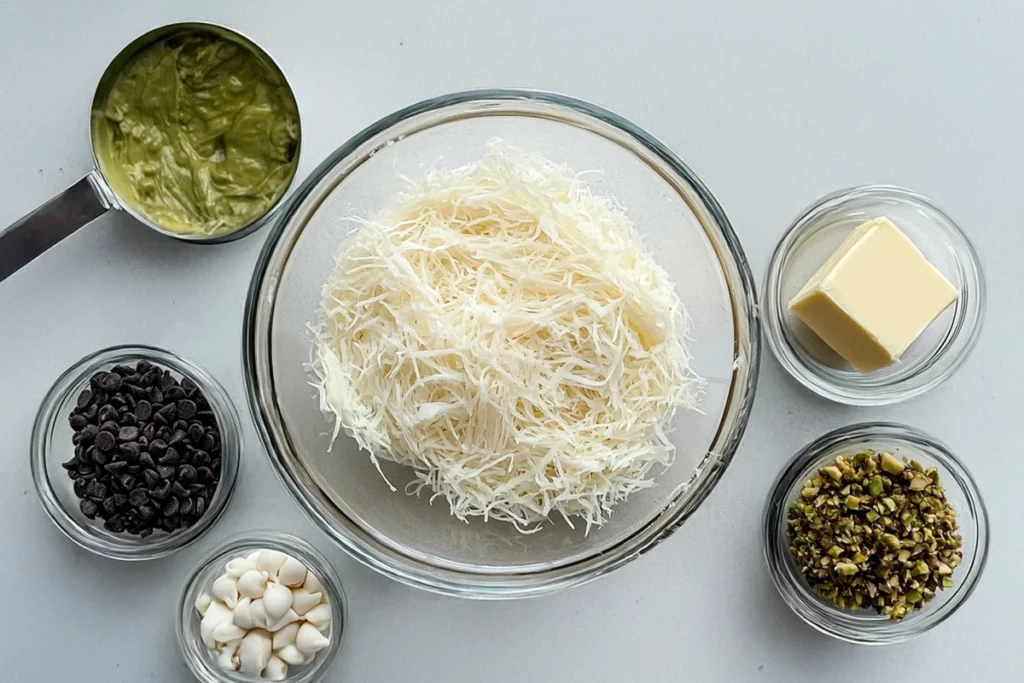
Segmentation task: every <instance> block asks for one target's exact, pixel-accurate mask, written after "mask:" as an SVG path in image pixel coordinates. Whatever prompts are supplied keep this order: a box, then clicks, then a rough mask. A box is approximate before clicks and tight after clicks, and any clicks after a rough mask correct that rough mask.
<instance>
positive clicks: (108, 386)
mask: <svg viewBox="0 0 1024 683" xmlns="http://www.w3.org/2000/svg"><path fill="white" fill-rule="evenodd" d="M99 384H100V388H101V389H103V391H105V392H107V393H108V394H112V393H114V392H115V391H117V390H118V389H120V388H121V375H119V374H117V373H116V372H108V373H106V374H105V375H104V376H103V378H102V379H101V380H100V382H99Z"/></svg>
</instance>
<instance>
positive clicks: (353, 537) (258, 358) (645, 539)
mask: <svg viewBox="0 0 1024 683" xmlns="http://www.w3.org/2000/svg"><path fill="white" fill-rule="evenodd" d="M517 104H518V105H520V106H533V107H546V108H548V109H549V110H551V111H556V112H557V111H561V112H563V113H564V115H565V116H572V115H575V116H579V117H581V118H583V119H584V120H586V121H588V122H589V123H592V124H593V125H595V126H600V127H605V128H610V129H611V130H613V131H615V132H617V133H624V134H625V135H626V136H628V138H629V139H630V143H631V145H634V146H635V147H634V149H633V151H634V152H641V151H642V152H643V153H646V154H649V155H651V156H653V157H654V158H655V159H656V160H657V161H658V162H660V163H662V164H664V165H666V166H667V167H668V168H669V169H670V170H671V172H672V173H673V174H674V175H675V176H676V177H677V179H678V180H681V181H682V182H683V183H684V184H685V185H686V186H687V187H688V188H689V189H690V190H692V192H693V193H694V194H695V195H696V196H697V197H698V198H699V200H700V202H701V203H702V205H703V209H704V210H705V211H706V213H707V215H708V217H709V219H710V221H711V222H712V223H713V228H714V229H715V230H716V231H717V233H718V234H717V235H715V237H714V238H712V237H711V236H710V235H709V239H711V241H712V242H715V243H718V247H719V248H720V249H721V250H723V251H725V252H726V255H725V256H723V255H722V254H720V253H719V254H718V258H719V262H720V266H721V268H722V271H723V277H725V279H726V281H727V282H729V284H730V287H729V292H730V303H731V306H732V309H733V317H734V326H735V327H736V328H737V340H736V345H735V346H736V349H735V350H734V358H735V360H736V362H734V365H733V374H732V384H731V387H730V390H729V392H728V399H727V401H726V405H725V410H724V411H723V417H722V421H721V423H720V425H719V430H718V432H717V434H716V442H715V444H716V445H718V446H719V448H714V449H712V450H711V451H710V452H709V453H708V454H706V456H705V459H704V462H702V463H701V465H700V466H699V467H698V468H697V469H696V470H695V475H694V480H693V481H692V482H691V485H692V486H691V488H688V489H687V492H689V493H690V494H691V495H690V497H689V498H685V496H684V495H682V494H681V495H680V496H678V497H677V498H676V499H675V500H673V501H672V502H670V503H669V504H667V505H666V506H665V507H664V508H663V509H662V510H660V511H659V512H658V513H656V514H655V515H654V517H653V518H652V519H651V520H650V521H649V522H648V523H647V524H646V525H645V526H643V527H641V528H640V529H639V530H637V531H636V532H634V533H633V534H632V535H631V536H629V537H628V538H626V539H625V540H623V541H621V542H620V543H619V544H617V545H616V546H613V547H612V548H609V549H607V550H606V551H604V552H603V553H599V554H597V555H592V556H590V557H586V558H584V559H581V560H578V561H576V562H573V563H570V564H567V565H560V566H557V567H554V568H550V569H541V570H536V571H533V570H531V571H523V572H513V571H508V572H504V573H490V572H476V573H471V572H468V571H464V570H456V569H451V568H448V567H438V566H436V565H433V564H430V563H427V562H424V561H422V560H420V559H419V558H416V557H412V556H410V555H407V554H404V553H400V552H398V551H396V550H394V549H392V548H390V547H388V546H387V545H385V544H382V543H380V542H379V541H377V540H376V539H374V538H373V537H372V535H371V534H369V533H367V532H366V530H364V529H362V528H361V527H359V526H358V525H357V524H356V523H354V522H352V523H350V525H349V526H343V525H342V524H341V523H339V522H337V521H336V520H335V519H333V518H332V517H330V516H329V515H327V514H325V511H324V510H323V509H322V507H321V505H322V504H321V503H320V502H318V501H317V500H316V499H315V498H314V496H313V495H311V494H310V492H309V491H306V490H305V489H304V487H303V486H302V485H301V484H300V483H299V482H298V481H297V479H296V476H295V474H294V473H292V472H291V471H289V469H288V466H287V465H286V464H284V463H283V462H281V459H282V456H281V455H280V454H279V453H278V451H277V445H276V442H275V435H274V434H272V428H273V426H272V424H271V422H272V416H268V415H267V414H266V412H265V409H264V407H263V405H262V401H263V393H266V392H269V394H270V399H271V402H272V400H273V387H272V382H271V381H268V383H267V384H268V385H269V386H262V385H261V382H262V380H261V378H260V373H261V367H262V366H261V364H262V363H264V362H265V363H266V364H267V365H268V366H269V362H270V361H269V359H264V356H267V355H268V351H269V342H265V341H263V339H264V338H265V335H264V334H263V333H262V332H261V331H260V330H259V329H257V324H258V319H259V317H260V309H261V304H263V302H264V298H266V299H267V300H271V301H272V300H273V296H266V294H265V293H263V292H262V289H263V287H264V283H265V282H267V281H268V278H269V281H270V284H269V286H270V287H271V288H272V289H276V287H277V286H278V284H279V278H278V274H277V273H269V272H268V268H269V267H270V265H271V262H272V261H273V260H274V255H275V251H276V249H277V247H278V245H279V242H280V241H281V239H282V237H284V236H285V234H286V230H287V228H288V224H289V222H290V220H291V218H292V216H293V215H294V214H295V213H296V212H297V210H298V209H299V207H300V205H301V204H302V203H303V201H304V200H305V199H306V198H307V196H308V195H309V194H310V193H311V192H312V190H313V189H314V188H316V187H317V186H318V185H319V183H320V182H321V181H322V180H323V179H324V178H325V177H326V176H327V175H328V174H329V173H330V172H331V171H332V170H333V169H335V168H336V167H337V166H338V165H339V164H340V163H341V162H343V161H344V160H345V159H347V158H348V157H350V156H352V155H354V154H356V153H357V152H358V151H359V150H360V148H361V147H363V146H364V145H366V143H368V142H369V141H371V140H373V139H374V138H376V137H378V136H380V135H382V134H387V133H388V132H390V131H392V130H394V129H395V128H396V127H400V126H401V124H403V123H405V122H407V121H408V120H410V119H413V118H414V117H417V116H419V115H422V114H429V113H431V112H436V111H439V110H443V109H446V108H449V107H458V106H463V107H466V106H474V105H476V106H481V105H488V106H489V107H501V106H504V107H513V106H515V105H517ZM507 113H508V114H509V115H516V112H515V111H509V112H507ZM519 115H522V113H520V114H519ZM527 115H528V114H527ZM549 119H550V120H555V121H557V122H558V123H562V124H565V125H573V124H572V123H571V122H570V121H568V120H562V119H554V118H551V117H549ZM588 130H591V132H595V131H594V130H593V129H588ZM388 139H389V140H394V139H395V138H394V137H390V138H388ZM397 139H401V138H400V137H399V138H397ZM365 156H366V157H367V158H369V156H372V152H371V153H368V154H366V155H365ZM339 182H343V180H342V181H339ZM702 227H704V229H705V230H707V228H706V226H704V225H703V224H702ZM716 251H717V250H716ZM723 259H727V260H723ZM283 263H287V257H285V258H284V260H283ZM283 263H282V265H283ZM730 268H732V270H733V271H734V272H733V273H732V274H730V272H729V269H730ZM731 280H735V281H731ZM760 324H761V323H760V318H759V314H758V306H757V295H756V289H755V285H754V279H753V276H752V274H751V271H750V267H749V264H748V262H747V259H746V256H745V255H744V252H743V249H742V247H741V246H740V244H739V240H738V238H737V237H736V234H735V232H734V231H733V229H732V226H731V224H730V222H729V220H728V218H727V217H726V215H725V213H724V211H723V210H722V208H721V206H720V205H719V204H718V201H717V200H716V199H715V197H714V196H713V195H712V194H711V192H710V191H709V190H708V189H707V188H706V187H705V185H704V184H703V182H702V181H701V180H700V179H699V178H698V177H697V175H696V174H695V173H693V171H691V170H690V169H689V167H688V166H686V165H685V164H684V163H683V162H682V161H681V160H680V159H679V158H678V157H677V156H676V155H675V154H674V153H672V152H671V151H670V150H669V149H668V148H667V147H666V146H665V145H664V144H663V143H661V142H660V141H659V140H657V139H656V138H654V137H653V136H651V135H650V134H648V133H647V132H645V131H643V130H642V129H640V128H639V127H637V126H636V125H634V124H632V123H630V122H629V121H627V120H625V119H623V118H622V117H620V116H618V115H617V114H614V113H612V112H611V111H609V110H607V109H604V108H602V107H599V106H597V105H594V104H591V103H589V102H585V101H583V100H579V99H576V98H572V97H569V96H566V95H561V94H557V93H550V92H542V91H536V90H519V89H486V90H469V91H463V92H457V93H453V94H449V95H442V96H439V97H435V98H431V99H428V100H424V101H421V102H419V103H416V104H413V105H410V106H408V107H405V108H403V109H400V110H398V111H396V112H394V113H392V114H390V115H388V116H385V117H384V118H382V119H380V120H378V121H377V122H376V123H374V124H372V125H370V126H368V127H367V128H365V129H363V130H362V131H361V132H359V133H357V134H356V135H355V136H353V137H352V138H350V139H349V140H348V141H346V142H345V143H344V144H342V145H341V146H340V147H339V148H338V149H336V150H335V151H334V152H333V153H331V154H330V155H329V156H328V157H327V158H326V159H325V160H324V161H323V162H322V163H321V164H320V165H319V166H318V167H317V168H316V169H315V170H314V171H313V172H312V173H311V174H310V175H309V176H308V177H307V178H306V179H305V180H304V181H303V182H302V184H301V185H300V186H299V187H298V188H296V190H295V191H294V192H293V194H292V196H291V197H290V198H289V200H288V203H287V204H286V205H285V206H284V207H283V209H282V211H281V213H280V214H279V216H278V217H277V220H276V222H275V224H274V226H273V227H272V228H271V230H270V232H269V234H268V237H267V240H266V241H265V242H264V246H263V249H262V251H261V253H260V256H259V259H258V260H257V263H256V267H255V270H254V274H253V278H252V281H251V283H250V287H249V293H248V296H247V299H246V307H245V316H244V321H243V332H242V354H243V369H244V376H245V386H246V396H247V399H248V405H249V410H250V413H251V415H252V418H253V421H254V423H255V425H256V431H257V433H258V434H259V436H260V439H261V441H262V442H263V444H264V446H265V448H266V451H267V454H268V457H269V458H270V460H271V464H272V466H273V469H274V471H275V472H276V473H277V475H278V478H279V479H280V480H281V482H282V483H283V484H284V486H285V488H286V489H287V490H288V492H289V493H290V494H291V496H292V498H293V499H294V500H295V501H296V502H297V503H298V504H299V506H300V508H301V509H302V510H303V511H304V512H305V513H306V514H307V515H308V516H309V517H310V518H311V519H312V520H313V521H314V523H316V525H317V526H318V527H320V529H321V530H323V531H324V532H325V533H326V534H327V535H328V536H329V537H330V538H331V539H332V540H333V541H334V542H335V543H337V544H338V545H340V546H341V547H342V548H343V549H344V550H346V551H347V552H348V553H349V554H350V555H352V556H353V557H355V558H356V559H357V560H359V561H360V562H362V563H363V564H365V565H367V566H369V567H371V568H373V569H375V570H377V571H379V572H381V573H383V574H385V575H386V576H389V577H390V578H393V579H395V580H398V581H400V582H402V583H405V584H407V585H410V586H413V587H417V588H421V589H425V590H429V591H432V592H436V593H441V594H445V595H452V596H458V597H467V598H478V599H509V598H520V597H530V596H536V595H542V594H547V593H550V592H554V591H557V590H561V589H564V588H567V587H570V586H575V585H579V584H582V583H585V582H587V581H591V580H593V579H596V578H598V577H600V576H603V575H605V574H607V573H608V572H610V571H612V570H614V569H616V568H618V567H620V566H622V565H624V564H625V563H627V562H629V561H631V560H633V559H635V558H636V557H639V556H640V555H642V554H643V553H645V552H647V551H648V550H650V549H651V548H653V547H655V546H656V545H658V544H659V543H660V542H661V541H663V540H665V539H666V538H667V537H668V536H670V535H671V534H672V533H673V532H674V531H675V530H676V529H677V528H678V527H679V526H681V525H682V524H683V522H685V521H686V519H688V518H689V516H690V515H691V514H692V513H693V512H694V511H695V510H696V508H697V507H698V506H699V505H700V504H701V503H702V502H703V501H704V500H705V499H706V498H707V496H708V495H709V494H710V492H711V491H712V490H713V489H714V487H715V485H716V484H717V482H718V480H719V479H720V478H721V475H722V474H723V472H724V470H725V468H726V467H727V466H728V464H729V463H730V462H731V460H732V458H733V455H734V454H735V451H736V448H737V447H738V445H739V442H740V440H741V439H742V436H743V433H744V431H745V429H746V426H747V422H748V420H749V415H750V407H751V405H752V402H753V399H754V396H755V394H756V387H757V378H758V369H759V364H760V357H761V335H760ZM744 332H745V334H746V336H747V337H748V338H746V339H744V338H743V333H744ZM725 425H729V428H728V430H725V429H724V426H725ZM289 448H290V446H289ZM680 498H685V500H682V501H680ZM339 514H340V513H339ZM652 529H653V531H652Z"/></svg>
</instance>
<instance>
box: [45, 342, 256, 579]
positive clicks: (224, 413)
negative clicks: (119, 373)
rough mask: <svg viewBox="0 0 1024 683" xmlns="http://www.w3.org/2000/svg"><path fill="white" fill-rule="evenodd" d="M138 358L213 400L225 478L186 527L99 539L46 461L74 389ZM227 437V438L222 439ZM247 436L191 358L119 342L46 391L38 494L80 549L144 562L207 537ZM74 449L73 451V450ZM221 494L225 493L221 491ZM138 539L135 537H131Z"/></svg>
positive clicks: (227, 496) (230, 489) (220, 390)
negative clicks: (65, 500) (71, 506)
mask: <svg viewBox="0 0 1024 683" xmlns="http://www.w3.org/2000/svg"><path fill="white" fill-rule="evenodd" d="M129 359H137V360H146V361H149V362H151V363H153V364H155V365H160V366H161V367H165V368H167V369H170V370H172V371H174V372H176V373H178V374H180V375H183V376H186V375H187V376H188V377H189V378H190V379H192V380H194V381H195V383H196V384H197V385H199V387H200V389H201V390H202V391H203V393H204V394H205V395H206V396H207V398H208V400H209V401H210V406H211V408H212V409H213V411H214V412H215V413H216V414H217V420H218V423H219V424H220V429H221V434H222V440H221V480H220V483H219V484H218V486H217V493H216V494H215V495H214V502H213V503H212V504H211V505H210V507H209V508H208V509H207V510H206V513H205V514H204V515H203V516H202V517H200V518H199V520H198V521H197V522H196V523H195V524H193V525H192V526H191V527H188V528H187V529H183V530H178V531H175V532H174V533H170V534H161V535H159V536H158V535H157V534H153V535H152V536H150V537H149V538H147V539H145V540H144V541H142V542H139V543H138V544H135V545H127V544H124V543H121V542H117V541H113V540H109V539H106V538H101V537H100V536H98V535H97V534H96V532H95V531H94V530H93V529H91V528H90V527H85V526H83V525H81V524H80V523H79V522H78V521H77V520H75V519H74V518H73V517H72V515H71V514H70V513H69V512H68V511H67V510H66V509H65V508H64V505H63V504H62V503H61V501H60V499H59V497H58V495H57V493H56V491H55V490H54V487H53V484H52V483H51V482H50V477H49V475H48V473H47V469H48V468H47V462H48V460H49V458H51V457H53V455H54V454H53V453H52V452H51V450H50V448H49V445H48V444H49V442H50V437H51V436H52V433H53V430H54V429H55V428H56V426H57V424H58V420H60V419H62V416H61V415H58V413H57V411H58V409H59V408H60V407H61V404H63V403H64V401H65V399H66V398H68V397H69V396H70V393H71V392H72V391H73V390H74V387H75V386H76V385H78V384H80V383H81V382H82V381H88V377H89V376H90V375H91V374H92V373H94V372H96V371H98V370H99V369H100V368H102V367H105V366H109V365H116V364H117V363H119V362H122V361H125V360H129ZM224 435H228V439H225V438H223V436H224ZM243 438H244V437H243V435H242V428H241V424H240V422H239V419H238V411H237V410H236V409H235V406H234V403H233V402H232V401H231V398H230V397H229V396H228V393H227V391H225V389H224V387H223V386H222V385H221V384H220V382H218V381H217V379H216V378H215V377H213V375H211V374H210V373H209V372H207V371H206V370H205V369H203V368H202V367H201V366H199V365H197V364H196V363H194V362H193V361H191V360H189V359H187V358H185V357H184V356H182V355H180V354H177V353H175V352H173V351H168V350H166V349H161V348H159V347H156V346H148V345H144V344H119V345H116V346H109V347H106V348H103V349H100V350H98V351H94V352H93V353H90V354H88V355H86V356H84V357H82V358H80V359H79V360H77V361H75V362H74V363H72V364H71V365H70V366H69V367H68V368H67V369H66V370H64V372H62V373H61V374H60V376H59V377H58V378H57V379H56V381H54V383H53V384H52V385H51V386H50V388H49V389H47V391H46V394H45V395H44V396H43V399H42V401H41V402H40V404H39V409H38V410H37V412H36V417H35V420H34V422H33V425H32V436H31V444H30V466H31V471H32V481H33V484H34V485H35V489H36V494H37V496H38V497H39V501H40V503H41V504H42V506H43V509H44V510H45V511H46V514H47V516H48V517H49V518H50V520H51V521H52V522H53V523H54V525H56V527H57V528H58V529H60V531H61V533H63V534H64V535H65V536H67V537H68V538H69V539H70V540H71V541H73V542H74V543H75V544H76V545H78V546H79V547H81V548H85V549H86V550H89V551H91V552H94V553H96V554H97V555H100V556H102V557H106V558H109V559H113V560H125V561H141V560H153V559H157V558H160V557H165V556H167V555H170V554H171V553H174V552H177V551H178V550H181V549H182V548H184V547H186V546H188V545H190V544H191V543H193V542H195V541H196V540H197V539H199V538H201V537H202V536H204V535H205V534H206V533H207V532H208V531H209V530H210V529H211V528H213V526H214V524H215V523H216V522H217V521H218V520H219V519H220V518H221V517H222V516H223V514H224V512H225V511H226V510H227V508H228V504H229V503H230V501H231V499H232V496H233V494H234V489H235V484H236V482H237V480H238V473H239V470H240V469H241V451H242V448H243ZM69 452H70V450H69ZM222 492H223V493H222ZM132 538H134V537H132Z"/></svg>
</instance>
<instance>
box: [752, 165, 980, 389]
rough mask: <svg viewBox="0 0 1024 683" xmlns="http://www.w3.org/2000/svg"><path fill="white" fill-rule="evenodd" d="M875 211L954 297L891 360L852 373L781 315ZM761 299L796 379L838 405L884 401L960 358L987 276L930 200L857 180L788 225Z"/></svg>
mask: <svg viewBox="0 0 1024 683" xmlns="http://www.w3.org/2000/svg"><path fill="white" fill-rule="evenodd" d="M880 216H886V217H888V218H889V219H891V220H892V221H893V223H895V224H896V225H897V226H898V227H899V228H900V230H902V231H903V232H904V233H905V234H906V235H907V237H909V238H910V239H911V241H912V242H913V243H914V244H915V245H916V246H917V248H918V249H920V250H921V252H922V253H923V254H924V255H925V257H926V258H927V259H928V260H929V261H930V262H931V263H932V265H934V266H935V267H936V268H938V269H939V271H941V272H942V274H943V275H945V276H946V278H947V279H948V280H949V281H950V282H951V283H952V284H953V286H954V287H956V289H957V291H958V292H959V294H960V296H959V298H958V299H957V301H956V302H955V303H954V304H953V305H952V306H950V307H949V308H948V309H946V311H944V312H943V313H942V314H941V315H940V316H939V317H938V319H937V320H935V321H933V322H932V324H931V325H929V326H928V327H927V328H926V329H925V330H924V332H923V333H922V334H921V336H920V337H918V339H917V340H916V341H915V342H914V343H913V344H911V346H910V348H909V349H908V350H907V352H906V353H904V354H903V357H902V358H900V360H899V361H898V362H896V363H894V364H893V365H891V366H889V367H887V368H883V369H881V370H877V371H875V372H870V373H860V372H857V371H856V370H854V369H853V368H852V367H851V366H850V365H849V364H848V363H847V362H846V361H845V360H843V359H842V358H840V357H839V355H838V354H836V353H835V352H834V351H832V349H830V348H829V347H828V346H827V345H826V344H825V342H823V341H822V340H821V339H820V338H818V336H817V335H815V334H814V333H813V332H812V331H811V330H810V328H808V327H807V326H806V325H804V324H803V322H801V321H800V320H799V319H798V318H797V317H796V316H794V315H793V314H792V313H790V312H789V301H790V300H791V299H792V298H793V296H795V295H796V293H797V292H798V291H799V290H800V288H801V287H803V286H804V284H806V282H807V280H808V279H810V277H811V275H813V274H814V272H815V271H816V270H817V269H818V268H819V267H820V266H821V265H822V264H823V263H824V262H825V261H826V260H827V259H828V257H829V255H831V254H832V252H833V251H835V250H836V249H837V248H838V247H839V245H840V244H841V243H842V241H843V240H844V239H845V238H846V236H847V235H848V234H849V233H850V232H851V231H852V230H853V229H854V228H855V227H857V226H858V225H860V224H861V223H863V222H864V221H867V220H870V219H872V218H877V217H880ZM764 306H765V312H766V315H765V336H766V338H767V341H768V345H769V346H770V347H771V349H772V352H773V353H774V354H775V357H776V358H778V360H779V363H781V364H782V367H784V368H785V369H786V371H787V372H789V374H791V375H792V376H793V377H794V378H795V379H796V380H797V381H798V382H800V383H801V384H803V385H804V386H805V387H807V388H808V389H810V390H811V391H813V392H815V393H817V394H818V395H820V396H823V397H825V398H827V399H830V400H833V401H837V402H839V403H845V404H848V405H861V406H866V405H886V404H890V403H896V402H898V401H904V400H906V399H908V398H912V397H914V396H918V395H920V394H923V393H924V392H926V391H928V390H929V389H932V388H933V387H935V386H938V385H939V384H941V383H942V382H944V381H945V380H946V379H948V378H949V377H950V376H952V374H953V373H954V371H956V369H957V368H958V367H959V366H960V364H961V363H963V362H964V360H966V358H967V356H968V354H969V352H970V351H971V349H972V348H973V347H974V344H975V342H976V341H977V339H978V335H979V333H980V332H981V327H982V321H983V320H984V317H985V280H984V277H983V274H982V267H981V261H980V259H979V257H978V253H977V252H976V251H975V249H974V246H973V245H972V244H971V242H970V240H969V239H968V238H967V235H965V234H964V232H963V231H962V230H961V229H960V227H959V226H958V225H957V224H956V223H955V222H954V221H953V219H952V218H950V217H949V216H948V215H947V214H946V213H945V212H944V211H943V210H942V209H941V208H939V207H938V206H937V205H936V204H935V203H934V202H932V201H931V200H929V199H927V198H925V197H922V196H921V195H919V194H916V193H914V192H911V191H910V190H905V189H902V188H899V187H891V186H887V185H865V186H862V187H855V188H851V189H848V190H841V191H839V192H835V193H833V194H830V195H827V196H825V197H824V198H822V199H820V200H819V201H817V202H815V203H814V205H812V206H811V207H810V208H809V209H807V210H806V211H804V213H803V214H802V215H801V216H800V217H799V218H797V220H796V221H795V222H794V223H793V225H791V226H790V228H789V229H788V230H787V231H786V234H785V235H784V236H783V238H782V240H781V241H780V242H779V245H778V246H777V247H776V248H775V252H774V253H773V254H772V257H771V262H770V264H769V266H768V275H767V277H766V279H765V286H764Z"/></svg>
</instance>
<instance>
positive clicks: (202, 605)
mask: <svg viewBox="0 0 1024 683" xmlns="http://www.w3.org/2000/svg"><path fill="white" fill-rule="evenodd" d="M211 602H213V598H211V597H210V594H209V593H200V594H199V595H197V596H196V611H197V612H199V616H203V615H204V614H206V608H207V607H209V606H210V603H211Z"/></svg>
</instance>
